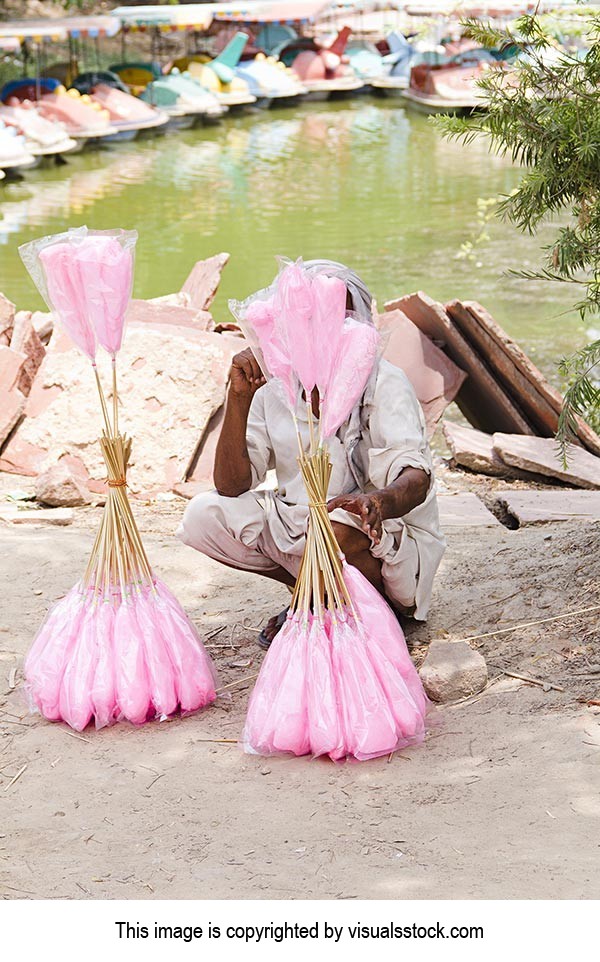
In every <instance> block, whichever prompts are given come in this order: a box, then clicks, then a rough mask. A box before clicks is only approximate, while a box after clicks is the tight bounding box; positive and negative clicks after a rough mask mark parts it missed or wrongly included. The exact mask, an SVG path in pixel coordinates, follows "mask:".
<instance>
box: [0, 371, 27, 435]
mask: <svg viewBox="0 0 600 962" xmlns="http://www.w3.org/2000/svg"><path fill="white" fill-rule="evenodd" d="M25 401H26V399H25V395H24V394H22V393H21V391H19V389H18V388H16V387H13V388H12V389H10V390H7V389H6V388H4V387H3V386H2V385H0V449H1V448H2V445H3V444H4V443H5V441H6V440H7V439H8V438H9V437H10V435H11V432H12V431H14V429H15V427H16V426H17V424H18V423H19V421H20V420H21V418H22V417H23V413H24V411H25Z"/></svg>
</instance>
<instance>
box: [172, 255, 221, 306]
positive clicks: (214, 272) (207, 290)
mask: <svg viewBox="0 0 600 962" xmlns="http://www.w3.org/2000/svg"><path fill="white" fill-rule="evenodd" d="M229 257H230V255H229V254H226V253H221V254H215V255H214V257H208V258H207V259H206V260H203V261H196V263H195V264H194V266H193V267H192V270H191V271H190V273H189V275H188V277H187V279H186V281H185V283H184V284H183V286H182V288H181V290H182V291H183V292H184V293H186V294H188V295H189V297H190V301H191V305H192V307H195V308H197V310H199V311H207V310H208V308H209V307H210V305H211V304H212V302H213V301H214V299H215V295H216V293H217V290H218V288H219V284H220V283H221V274H222V273H223V268H224V267H225V265H226V264H227V262H228V261H229Z"/></svg>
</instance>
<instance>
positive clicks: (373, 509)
mask: <svg viewBox="0 0 600 962" xmlns="http://www.w3.org/2000/svg"><path fill="white" fill-rule="evenodd" d="M336 508H343V509H344V511H349V512H350V514H356V515H358V517H359V518H360V526H361V528H362V530H363V531H364V532H365V534H367V535H368V536H369V538H371V540H372V541H373V542H374V543H375V544H379V542H380V541H381V535H382V534H383V516H382V510H383V508H382V496H381V494H380V493H379V492H377V491H376V492H374V493H373V494H342V495H340V496H339V497H338V498H333V499H332V500H331V501H329V502H328V504H327V510H328V511H329V512H331V511H334V510H335V509H336Z"/></svg>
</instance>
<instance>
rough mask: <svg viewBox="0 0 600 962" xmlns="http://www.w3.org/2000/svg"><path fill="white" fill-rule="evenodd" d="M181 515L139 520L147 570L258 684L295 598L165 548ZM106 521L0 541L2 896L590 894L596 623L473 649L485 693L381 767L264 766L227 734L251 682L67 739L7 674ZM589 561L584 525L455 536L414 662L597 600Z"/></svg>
mask: <svg viewBox="0 0 600 962" xmlns="http://www.w3.org/2000/svg"><path fill="white" fill-rule="evenodd" d="M12 486H13V487H14V486H15V484H14V482H13V485H12ZM16 486H18V485H16ZM480 493H481V492H480ZM484 493H485V492H484ZM182 507H183V503H182V502H179V501H178V502H175V503H161V504H154V505H146V506H142V505H140V506H138V507H136V513H137V515H138V518H139V521H140V526H141V528H142V530H143V532H144V535H145V541H146V544H147V548H148V551H149V554H150V557H151V559H152V561H153V563H154V566H155V567H156V569H157V571H158V572H159V573H160V575H161V576H162V577H163V578H164V579H165V580H166V581H167V583H168V584H169V585H170V586H171V588H173V589H174V590H175V592H176V593H177V594H178V596H179V598H180V599H181V601H182V602H183V603H184V604H185V606H186V607H187V609H188V611H189V613H190V614H191V616H192V617H193V619H194V620H195V621H196V622H197V623H198V624H199V625H201V626H202V630H203V631H204V634H205V635H206V634H211V633H212V632H215V631H216V630H217V629H220V630H219V631H218V632H217V633H216V634H214V635H213V637H212V639H211V641H210V644H212V645H213V646H215V647H212V648H211V654H212V655H213V656H214V657H215V660H216V662H217V665H218V667H219V672H220V677H221V683H222V684H228V683H230V682H232V681H235V680H239V679H244V678H245V677H246V676H247V675H251V674H253V673H255V672H256V671H257V670H258V668H259V666H260V662H261V658H262V655H261V654H260V653H259V649H258V648H257V646H256V643H255V638H256V630H255V629H256V627H257V626H259V625H261V623H262V622H263V621H264V620H265V618H266V617H267V616H269V615H270V614H272V613H274V612H276V611H278V610H280V608H281V607H282V606H283V605H284V603H285V602H286V599H287V594H286V592H285V589H282V588H280V587H279V586H277V585H273V584H271V583H269V582H265V581H262V580H259V579H257V578H256V577H255V576H251V575H242V574H238V573H236V572H233V571H229V570H226V569H221V568H219V566H217V565H216V564H214V563H212V562H210V561H208V560H206V559H203V558H201V557H200V556H198V555H196V554H195V553H194V552H193V551H191V550H190V549H187V548H185V547H183V546H181V545H180V544H179V543H178V542H176V541H175V540H174V538H173V536H172V532H173V530H174V527H175V525H176V522H177V518H178V516H179V515H180V513H181V511H182ZM98 516H99V509H93V508H89V509H81V510H79V511H78V512H77V516H76V520H75V522H74V524H73V525H72V526H70V527H66V528H50V527H47V526H36V527H33V528H25V527H24V526H20V527H17V526H12V527H11V526H8V525H5V526H3V527H2V529H1V530H0V539H1V543H2V551H1V553H0V554H1V558H0V579H1V583H2V585H3V592H2V597H3V605H2V613H1V615H0V893H1V894H2V895H3V896H4V897H5V898H29V897H43V898H144V899H145V898H148V899H152V898H173V899H180V898H234V897H235V898H282V899H288V898H323V899H330V898H393V899H395V898H451V899H454V898H592V897H594V898H598V897H600V845H599V841H598V840H599V838H600V773H599V763H600V708H598V707H595V706H593V705H587V704H585V702H586V701H588V700H600V637H599V636H600V629H599V627H598V626H599V622H598V617H597V615H598V613H597V612H596V613H595V615H593V614H588V615H583V616H580V617H578V618H566V617H565V618H563V619H561V620H560V621H558V622H556V621H555V622H552V623H550V624H549V625H541V626H535V627H531V628H527V629H523V630H521V631H518V632H514V633H512V634H505V635H500V636H496V637H492V638H489V639H479V640H477V641H474V642H473V644H474V645H475V646H477V647H479V648H480V650H481V651H482V652H483V653H484V654H485V656H486V657H487V659H488V664H489V671H490V677H491V679H492V681H491V684H490V686H489V688H488V689H487V690H486V691H485V692H484V693H483V694H482V695H480V696H477V697H476V698H475V699H471V700H468V701H466V702H463V703H461V704H458V705H454V706H444V707H438V708H436V709H435V711H434V713H433V714H432V717H431V725H430V732H429V735H428V738H427V741H426V744H425V745H424V746H423V747H421V748H418V749H412V750H408V751H404V752H402V753H400V754H397V755H395V756H393V757H392V758H391V760H389V761H388V760H387V759H383V760H377V761H373V762H369V763H363V764H346V765H334V764H332V763H330V762H326V761H323V760H317V761H314V760H313V761H311V760H308V759H300V760H295V759H287V758H273V759H263V758H258V757H254V756H248V755H244V754H243V753H242V752H241V750H240V749H239V747H238V746H237V745H236V744H234V743H230V742H229V741H218V740H219V739H236V738H237V736H238V735H239V733H240V730H241V726H242V723H243V718H244V711H245V706H246V703H247V698H248V692H249V690H250V687H251V682H246V683H244V682H243V681H242V682H241V683H240V684H239V686H238V687H237V688H236V687H234V688H232V689H230V692H229V694H228V697H226V698H223V699H222V700H221V701H220V702H219V704H218V705H217V706H216V707H213V708H211V709H210V710H208V711H206V712H205V713H203V714H200V715H198V716H194V717H189V718H185V719H176V720H173V721H171V722H168V723H154V724H149V725H147V726H145V727H143V728H141V729H135V728H133V727H131V726H128V725H118V726H116V727H114V728H112V729H110V730H104V731H101V732H95V731H94V730H93V729H92V730H90V731H86V732H85V733H84V735H83V736H76V735H74V734H73V733H71V732H70V731H69V730H68V729H67V728H66V727H65V726H63V725H52V724H49V723H47V722H45V721H43V720H42V719H40V718H39V716H30V715H28V714H27V707H26V703H25V701H24V696H23V694H22V691H21V690H20V688H19V682H20V674H19V672H17V676H16V677H17V687H16V688H15V689H11V688H10V686H9V681H10V680H11V676H12V669H13V668H17V669H20V666H21V664H22V659H23V655H24V653H25V651H26V650H27V648H28V646H29V644H30V642H31V640H32V637H33V635H34V633H35V630H36V628H37V626H38V624H39V622H40V621H41V619H42V617H43V615H44V613H45V611H46V609H47V606H48V605H49V604H50V603H51V602H52V601H54V600H55V599H56V598H58V597H59V596H60V595H61V594H62V593H64V592H65V591H66V590H67V589H68V588H69V587H70V586H71V585H72V584H73V583H74V582H75V581H76V580H77V578H78V577H79V576H80V574H81V571H82V569H83V565H84V562H85V561H86V558H87V554H88V551H89V548H90V544H91V535H92V531H93V529H94V527H95V525H96V524H97V519H98ZM599 548H600V526H598V525H593V524H589V525H582V526H575V525H571V524H555V525H552V526H539V527H536V528H525V529H521V530H516V531H514V530H508V529H507V528H505V527H500V526H499V527H498V528H497V529H480V528H479V529H470V528H464V529H457V530H454V531H453V532H450V534H449V548H448V552H447V554H446V557H445V560H444V562H443V567H442V569H441V571H440V575H439V577H438V581H437V588H436V594H435V601H434V606H433V612H432V615H431V618H430V621H429V622H428V624H427V625H426V626H421V627H419V628H417V629H415V628H413V629H411V630H409V631H408V640H409V644H410V645H411V648H412V651H413V654H414V657H415V659H416V661H417V662H419V661H420V660H422V658H423V656H424V653H425V651H426V645H427V642H428V641H429V640H431V639H432V638H437V637H444V636H448V637H452V638H463V637H467V636H471V635H476V634H481V633H483V632H486V631H493V630H495V629H497V628H499V627H506V626H507V625H512V624H516V623H520V622H523V621H530V620H534V619H538V618H544V617H552V616H555V615H560V614H562V613H565V612H568V611H571V610H573V609H576V608H582V607H586V606H588V605H593V604H594V603H599V602H600V552H599V550H598V549H599ZM502 669H506V670H509V671H513V672H517V673H520V674H526V675H529V676H534V677H536V678H538V679H542V680H543V681H545V682H550V683H552V684H554V685H557V686H559V687H561V688H563V689H564V691H556V690H554V689H549V690H544V689H543V688H541V687H533V686H531V685H527V684H523V683H522V682H521V681H518V680H516V679H511V678H508V677H507V676H506V675H503V674H502ZM23 766H26V768H25V769H24V771H23V772H22V774H21V776H20V777H19V779H18V780H17V781H15V782H14V783H13V784H12V785H11V784H10V782H11V779H12V778H13V777H14V775H15V774H16V773H18V772H19V771H20V770H21V769H22V768H23Z"/></svg>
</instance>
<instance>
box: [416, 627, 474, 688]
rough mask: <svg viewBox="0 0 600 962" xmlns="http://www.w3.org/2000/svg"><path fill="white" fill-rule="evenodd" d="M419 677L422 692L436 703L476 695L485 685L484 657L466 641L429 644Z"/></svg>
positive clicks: (433, 642)
mask: <svg viewBox="0 0 600 962" xmlns="http://www.w3.org/2000/svg"><path fill="white" fill-rule="evenodd" d="M419 674H420V676H421V681H422V682H423V687H424V688H425V691H426V692H427V694H428V695H429V697H430V698H431V700H432V701H435V702H452V701H458V700H459V699H461V698H468V697H469V696H470V695H476V694H477V693H478V692H480V691H482V690H483V689H484V688H485V686H486V685H487V682H488V671H487V665H486V663H485V658H484V657H483V655H480V654H479V652H478V651H475V650H474V649H473V648H471V647H470V646H469V645H468V644H467V642H466V641H432V642H431V643H430V645H429V648H428V650H427V655H426V656H425V660H424V662H423V664H422V666H421V670H420V672H419Z"/></svg>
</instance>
